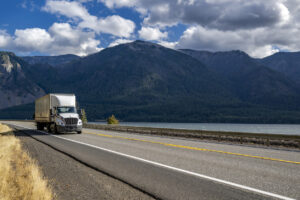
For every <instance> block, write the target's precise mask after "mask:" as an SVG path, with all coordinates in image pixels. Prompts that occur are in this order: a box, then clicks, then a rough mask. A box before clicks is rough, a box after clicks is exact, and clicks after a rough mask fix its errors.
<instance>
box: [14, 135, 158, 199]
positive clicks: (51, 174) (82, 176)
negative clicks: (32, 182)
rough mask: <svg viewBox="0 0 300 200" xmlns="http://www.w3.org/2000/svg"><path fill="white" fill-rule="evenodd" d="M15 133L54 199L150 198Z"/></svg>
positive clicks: (27, 137)
mask: <svg viewBox="0 0 300 200" xmlns="http://www.w3.org/2000/svg"><path fill="white" fill-rule="evenodd" d="M15 134H16V136H18V138H19V139H20V140H21V142H22V146H23V148H24V149H25V150H27V151H28V153H29V154H30V156H31V157H32V158H34V159H35V160H36V161H37V162H38V164H39V166H40V168H41V170H42V171H43V174H44V175H45V177H46V178H47V179H48V180H49V182H50V184H51V186H52V188H53V190H54V192H55V194H56V196H57V199H58V200H60V199H61V200H74V199H80V200H82V199H89V200H94V199H110V200H114V199H116V200H118V199H145V200H150V199H153V198H152V197H151V196H149V195H147V194H145V193H143V192H141V191H139V190H137V189H135V188H133V187H131V186H130V185H128V184H126V183H123V182H121V181H119V180H117V179H114V178H112V177H110V176H108V175H106V174H103V173H101V172H99V171H96V170H94V169H92V168H90V167H88V166H85V165H84V164H82V163H80V162H78V161H76V160H74V159H73V158H71V157H69V156H67V155H65V154H63V153H61V152H58V151H56V150H54V149H53V148H51V147H49V146H47V145H45V144H43V143H40V142H38V141H36V140H34V139H33V138H31V137H29V136H27V135H25V134H23V133H22V132H16V133H15ZM120 167H122V166H120Z"/></svg>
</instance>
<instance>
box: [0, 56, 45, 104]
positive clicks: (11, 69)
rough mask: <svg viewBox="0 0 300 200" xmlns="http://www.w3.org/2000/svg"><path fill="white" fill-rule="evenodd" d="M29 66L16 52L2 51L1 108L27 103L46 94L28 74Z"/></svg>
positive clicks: (0, 60)
mask: <svg viewBox="0 0 300 200" xmlns="http://www.w3.org/2000/svg"><path fill="white" fill-rule="evenodd" d="M28 67H29V66H28V64H27V63H25V62H24V61H23V60H22V59H20V58H19V57H17V56H15V54H13V53H9V52H0V97H1V98H0V108H5V107H9V106H15V105H20V104H26V103H29V102H32V101H34V100H35V99H36V98H38V97H40V96H42V95H44V94H45V92H44V90H43V89H42V88H41V87H39V86H38V85H37V84H36V83H35V82H34V80H32V79H30V78H28V77H27V76H26V72H25V71H26V70H27V68H28Z"/></svg>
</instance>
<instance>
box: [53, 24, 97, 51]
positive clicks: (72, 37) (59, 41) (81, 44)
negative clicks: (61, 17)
mask: <svg viewBox="0 0 300 200" xmlns="http://www.w3.org/2000/svg"><path fill="white" fill-rule="evenodd" d="M49 33H50V34H51V36H52V38H53V40H54V42H53V43H52V44H51V52H52V54H53V53H55V54H67V53H72V54H76V55H80V56H84V55H88V54H91V53H95V52H97V51H100V50H101V49H100V48H99V47H98V46H99V44H100V41H99V40H96V39H94V38H95V34H94V33H93V32H84V31H82V30H80V29H78V28H73V27H71V25H70V24H68V23H54V24H53V25H52V26H51V27H50V28H49Z"/></svg>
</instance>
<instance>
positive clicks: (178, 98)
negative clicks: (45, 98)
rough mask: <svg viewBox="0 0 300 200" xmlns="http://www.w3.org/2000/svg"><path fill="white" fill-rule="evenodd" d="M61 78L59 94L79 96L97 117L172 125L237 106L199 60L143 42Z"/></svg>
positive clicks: (90, 60) (73, 67) (76, 66)
mask: <svg viewBox="0 0 300 200" xmlns="http://www.w3.org/2000/svg"><path fill="white" fill-rule="evenodd" d="M60 74H63V77H61V80H62V82H61V84H60V86H58V85H57V87H56V89H57V90H56V91H57V92H62V91H68V92H74V93H76V94H78V97H79V99H80V102H82V104H85V105H87V106H88V107H89V110H92V109H93V108H97V109H95V110H93V111H90V112H89V113H95V114H94V116H93V117H97V116H101V117H105V116H108V115H110V114H111V113H114V114H116V115H117V116H119V117H120V118H123V119H129V120H138V119H145V120H151V121H154V120H156V119H157V120H162V119H163V120H172V121H173V120H175V119H179V118H183V117H184V115H188V114H189V113H190V114H194V115H195V114H196V113H197V112H198V113H208V112H209V111H207V107H208V106H214V105H216V104H217V105H226V104H228V105H232V104H233V102H239V100H238V99H236V98H235V97H233V96H232V94H231V92H230V90H229V89H228V88H227V86H226V85H227V84H225V83H224V81H225V80H223V79H222V77H219V76H217V75H216V74H215V73H213V72H211V71H210V70H209V69H207V68H206V66H205V65H203V64H202V63H201V62H199V61H198V60H196V59H194V58H192V57H190V56H187V55H185V54H183V53H181V52H178V51H175V50H172V49H168V48H165V47H163V46H160V45H157V44H153V43H149V42H143V41H136V42H133V43H129V44H122V45H119V46H116V47H112V48H107V49H105V50H102V51H101V52H99V53H96V54H93V55H90V56H87V57H85V58H82V59H81V60H79V61H77V62H72V63H71V64H68V65H65V66H64V67H63V68H62V72H61V73H60ZM62 85H63V87H62V88H61V86H62ZM92 115H93V114H92ZM134 115H136V116H134Z"/></svg>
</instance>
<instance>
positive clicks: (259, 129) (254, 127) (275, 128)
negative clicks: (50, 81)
mask: <svg viewBox="0 0 300 200" xmlns="http://www.w3.org/2000/svg"><path fill="white" fill-rule="evenodd" d="M90 123H93V124H106V122H90ZM120 125H122V126H136V127H153V128H174V129H188V130H207V131H231V132H246V133H267V134H284V135H300V125H295V124H225V123H163V122H120Z"/></svg>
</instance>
